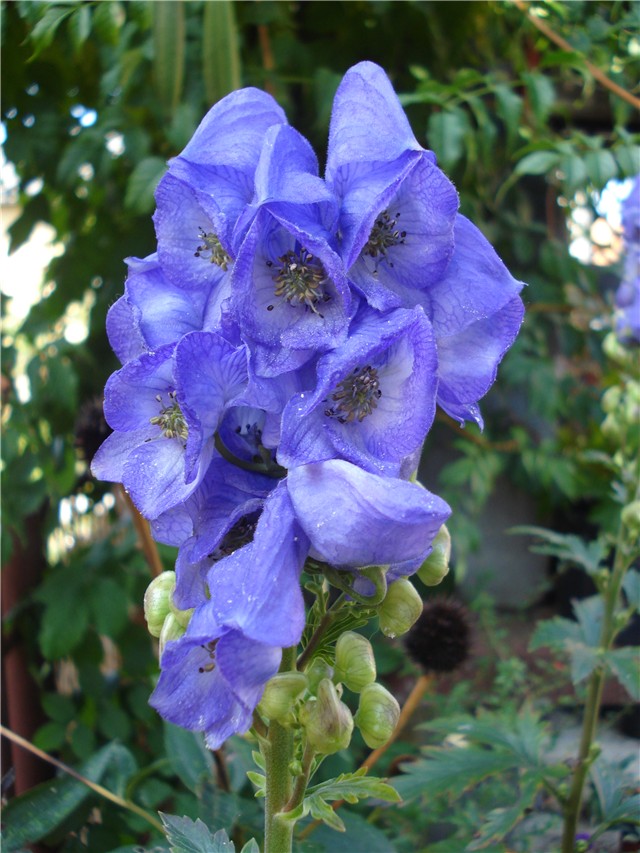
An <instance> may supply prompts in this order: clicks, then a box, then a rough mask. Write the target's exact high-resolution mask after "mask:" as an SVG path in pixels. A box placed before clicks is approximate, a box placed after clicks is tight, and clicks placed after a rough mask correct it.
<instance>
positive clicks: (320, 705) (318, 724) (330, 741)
mask: <svg viewBox="0 0 640 853" xmlns="http://www.w3.org/2000/svg"><path fill="white" fill-rule="evenodd" d="M300 722H301V723H302V725H303V726H304V728H305V731H306V733H307V738H308V741H309V744H310V745H311V746H312V747H313V749H314V750H315V751H316V752H319V753H321V754H322V755H332V754H333V753H334V752H339V751H340V750H341V749H346V748H347V747H348V746H349V743H350V742H351V734H352V732H353V717H352V716H351V711H350V710H349V709H348V708H347V706H346V705H345V704H344V702H341V701H340V699H339V698H338V692H337V690H336V687H335V685H334V684H333V682H332V681H330V680H329V679H328V678H323V679H322V681H321V682H320V684H319V685H318V697H317V699H309V701H308V702H306V703H305V704H304V705H303V706H302V709H301V711H300Z"/></svg>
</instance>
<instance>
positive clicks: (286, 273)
mask: <svg viewBox="0 0 640 853" xmlns="http://www.w3.org/2000/svg"><path fill="white" fill-rule="evenodd" d="M317 172H318V164H317V159H316V156H315V154H314V152H313V150H312V149H311V147H310V145H309V143H308V142H307V141H306V140H305V139H304V137H302V136H300V134H299V133H297V132H296V131H295V130H293V129H292V128H290V127H288V126H282V125H280V126H275V127H272V128H270V129H269V130H268V131H267V133H266V137H265V145H264V148H263V151H262V156H261V158H260V162H259V164H258V167H257V170H256V176H255V178H256V196H255V200H254V203H253V204H252V205H250V206H249V207H248V208H247V209H246V211H245V213H244V215H243V217H242V218H241V220H240V223H241V227H242V228H243V229H244V227H245V225H246V227H248V232H247V235H246V237H245V239H244V242H243V243H242V246H241V248H240V251H239V253H238V258H237V260H236V263H235V265H234V269H233V275H232V288H233V296H232V313H233V317H234V319H235V320H236V322H237V323H238V325H239V327H240V331H241V335H242V338H243V340H245V341H246V342H248V343H249V344H250V347H251V351H252V355H253V359H254V364H255V370H256V372H257V373H259V374H262V375H265V376H277V375H280V374H282V373H286V372H288V371H290V370H295V369H296V368H298V367H300V366H301V365H303V364H304V363H305V362H306V361H308V360H309V359H310V358H311V357H312V356H313V355H314V354H315V353H316V352H322V351H326V350H329V349H331V348H333V347H336V346H338V345H339V344H341V343H342V342H343V341H344V340H345V338H346V336H347V328H348V325H349V320H350V315H351V296H350V291H349V287H348V284H347V281H346V277H345V273H344V268H343V265H342V261H341V260H340V257H339V256H338V254H337V252H336V250H335V249H336V244H335V237H334V232H335V225H336V222H337V213H338V210H337V204H336V201H335V198H334V197H333V195H332V194H331V192H330V191H329V189H328V188H327V186H326V185H325V183H324V181H322V179H321V178H319V177H318V174H317Z"/></svg>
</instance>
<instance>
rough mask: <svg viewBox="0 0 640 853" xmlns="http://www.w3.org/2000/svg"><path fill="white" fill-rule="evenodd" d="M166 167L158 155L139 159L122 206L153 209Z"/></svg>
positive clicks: (139, 209)
mask: <svg viewBox="0 0 640 853" xmlns="http://www.w3.org/2000/svg"><path fill="white" fill-rule="evenodd" d="M157 5H159V6H161V5H163V4H162V3H159V4H157ZM166 168H167V164H166V163H165V161H164V160H162V159H161V158H160V157H145V158H144V160H141V161H140V162H139V163H138V165H137V166H136V167H135V169H134V170H133V172H132V173H131V175H130V176H129V181H128V183H127V192H126V195H125V198H124V206H125V207H126V208H127V209H128V210H132V211H133V212H134V213H149V212H150V211H151V210H153V205H154V193H155V191H156V187H157V186H158V183H159V181H160V178H161V177H162V175H163V174H164V173H165V171H166Z"/></svg>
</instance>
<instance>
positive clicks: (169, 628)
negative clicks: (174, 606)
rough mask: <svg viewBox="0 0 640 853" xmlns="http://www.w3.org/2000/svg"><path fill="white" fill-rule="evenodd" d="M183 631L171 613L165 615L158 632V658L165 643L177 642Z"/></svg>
mask: <svg viewBox="0 0 640 853" xmlns="http://www.w3.org/2000/svg"><path fill="white" fill-rule="evenodd" d="M184 631H185V629H184V628H183V627H182V625H181V624H180V623H179V622H178V620H177V619H176V617H175V616H174V615H173V613H167V615H166V616H165V618H164V623H163V625H162V631H160V657H162V653H163V652H164V647H165V646H166V645H167V643H168V642H170V641H171V640H179V639H180V637H181V636H182V635H183V634H184Z"/></svg>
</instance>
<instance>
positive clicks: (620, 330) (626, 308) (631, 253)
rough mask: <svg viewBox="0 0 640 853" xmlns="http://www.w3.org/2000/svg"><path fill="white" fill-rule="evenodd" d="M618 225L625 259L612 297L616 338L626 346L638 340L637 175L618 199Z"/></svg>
mask: <svg viewBox="0 0 640 853" xmlns="http://www.w3.org/2000/svg"><path fill="white" fill-rule="evenodd" d="M622 228H623V237H624V244H625V261H624V275H623V279H622V282H621V283H620V287H619V288H618V290H617V292H616V297H615V303H616V309H617V310H616V314H615V329H616V335H617V338H618V340H619V341H620V342H621V343H622V344H624V345H626V346H628V345H630V344H632V345H633V344H640V175H637V176H636V178H635V179H634V181H633V184H632V186H631V192H630V193H629V195H628V196H627V198H626V199H625V200H624V202H623V203H622Z"/></svg>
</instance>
